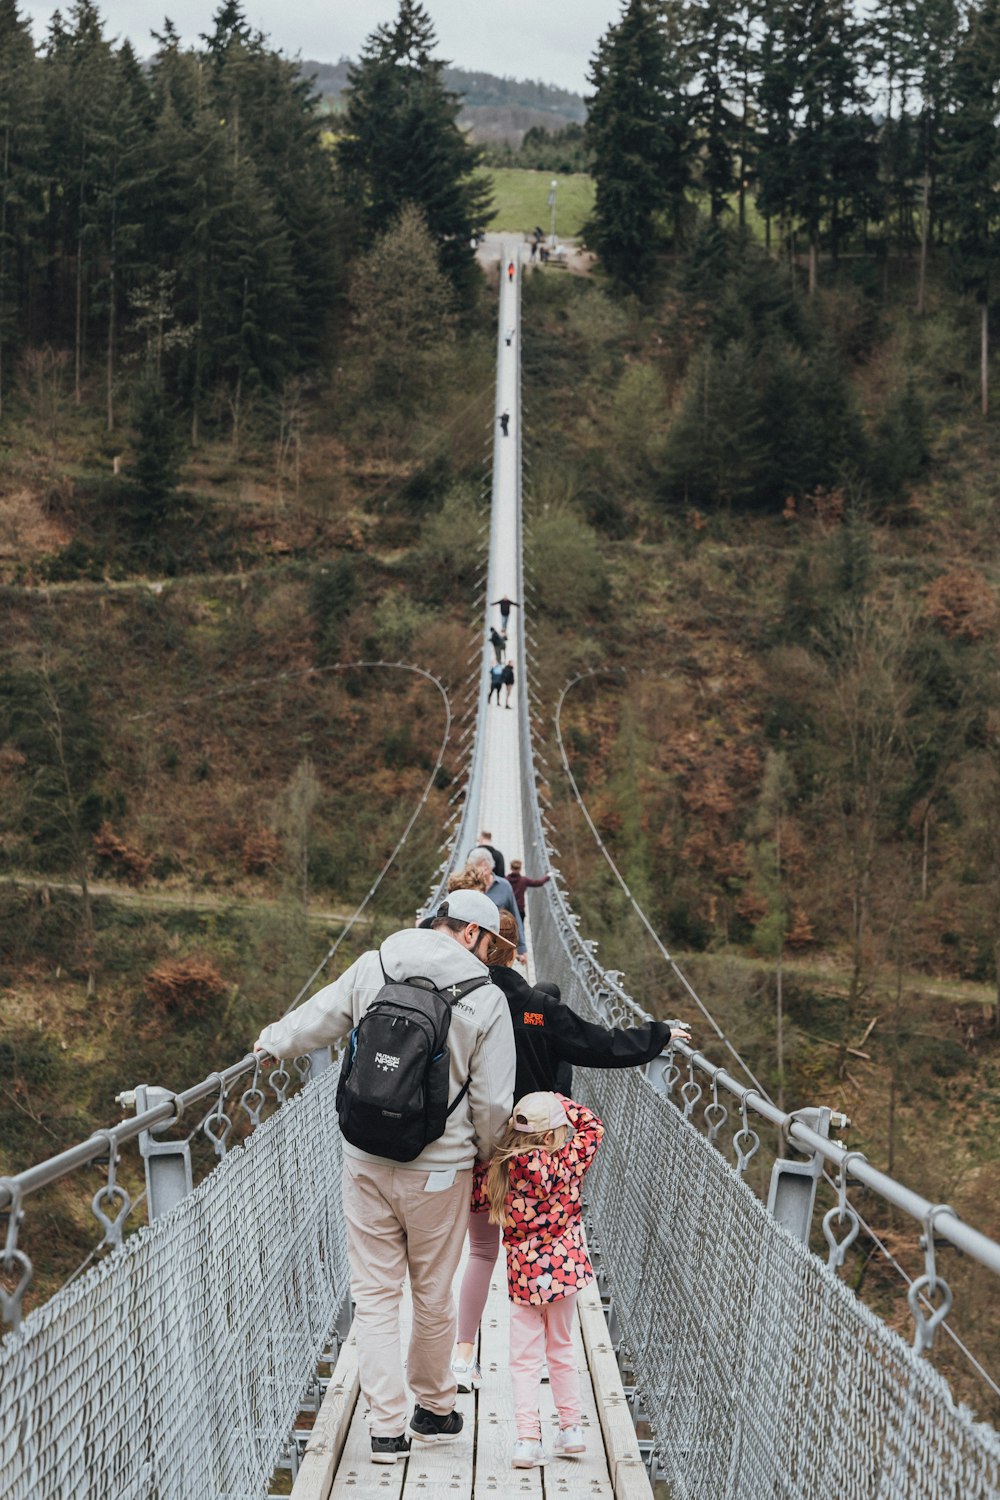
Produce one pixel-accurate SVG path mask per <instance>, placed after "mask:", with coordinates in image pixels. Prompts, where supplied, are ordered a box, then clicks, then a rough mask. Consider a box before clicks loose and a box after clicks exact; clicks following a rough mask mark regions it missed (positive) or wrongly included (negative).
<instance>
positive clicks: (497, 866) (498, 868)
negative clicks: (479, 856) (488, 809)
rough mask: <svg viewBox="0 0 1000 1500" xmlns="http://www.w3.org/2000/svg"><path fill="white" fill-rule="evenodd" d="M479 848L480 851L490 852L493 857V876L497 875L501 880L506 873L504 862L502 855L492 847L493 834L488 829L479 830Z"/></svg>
mask: <svg viewBox="0 0 1000 1500" xmlns="http://www.w3.org/2000/svg"><path fill="white" fill-rule="evenodd" d="M479 847H480V848H481V849H488V850H489V851H490V853H491V854H492V856H493V873H494V875H499V876H500V878H501V879H503V877H504V876H505V875H506V873H507V865H506V861H505V860H504V857H503V855H502V854H501V853H500V850H499V849H495V848H494V847H493V833H492V831H491V830H490V829H489V828H480V830H479Z"/></svg>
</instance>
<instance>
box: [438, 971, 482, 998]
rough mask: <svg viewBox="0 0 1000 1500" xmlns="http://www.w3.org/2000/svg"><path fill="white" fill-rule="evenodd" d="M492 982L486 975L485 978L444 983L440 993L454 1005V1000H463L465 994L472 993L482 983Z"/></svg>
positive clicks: (479, 987) (480, 987) (480, 986)
mask: <svg viewBox="0 0 1000 1500" xmlns="http://www.w3.org/2000/svg"><path fill="white" fill-rule="evenodd" d="M492 983H493V981H492V980H491V979H490V978H489V977H488V976H487V977H486V978H485V979H483V978H481V977H480V978H476V979H463V980H461V981H460V982H459V983H458V984H448V985H444V986H443V987H442V990H441V993H442V995H447V996H448V1002H449V1004H450V1005H454V1004H455V1001H456V1000H464V999H465V997H466V995H471V994H472V991H473V990H479V989H482V987H483V985H484V984H492Z"/></svg>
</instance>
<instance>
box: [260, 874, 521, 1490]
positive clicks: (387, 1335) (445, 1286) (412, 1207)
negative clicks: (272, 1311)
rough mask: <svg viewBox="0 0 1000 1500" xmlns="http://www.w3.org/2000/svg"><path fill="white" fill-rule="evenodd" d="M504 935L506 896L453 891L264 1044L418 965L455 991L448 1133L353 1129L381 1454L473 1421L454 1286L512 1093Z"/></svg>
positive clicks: (348, 1206) (369, 1362)
mask: <svg viewBox="0 0 1000 1500" xmlns="http://www.w3.org/2000/svg"><path fill="white" fill-rule="evenodd" d="M499 936H500V913H499V911H498V909H497V906H496V903H495V902H493V901H491V900H490V899H489V897H488V896H486V895H485V894H484V893H483V892H482V891H476V890H463V891H456V892H455V893H454V894H453V895H449V897H448V899H447V900H446V901H444V902H442V903H441V905H440V906H439V907H438V908H437V910H436V912H435V913H434V914H433V915H432V917H431V925H430V929H429V930H423V931H422V930H419V929H414V928H411V929H409V930H407V931H404V932H395V933H393V934H392V935H391V936H389V937H387V938H386V940H385V942H384V943H383V944H382V946H381V948H380V949H378V950H373V951H371V952H369V953H363V954H362V955H361V957H360V958H359V959H357V960H356V961H355V962H354V963H353V964H352V965H351V966H350V968H349V969H347V970H345V972H344V973H343V974H341V976H340V978H339V979H337V980H335V981H334V983H333V984H328V985H325V986H324V987H323V989H321V990H318V991H317V993H316V994H315V995H313V996H312V998H311V999H309V1000H307V1001H306V1002H305V1004H303V1005H300V1006H299V1007H298V1008H297V1009H296V1010H293V1011H292V1012H291V1013H290V1014H289V1015H287V1016H283V1017H282V1019H281V1020H280V1021H274V1022H272V1024H271V1025H270V1026H265V1027H264V1030H263V1031H262V1032H261V1034H260V1036H259V1037H258V1039H257V1041H256V1043H255V1044H254V1051H255V1052H256V1053H257V1054H258V1055H259V1056H260V1057H261V1058H262V1059H263V1060H267V1059H270V1058H275V1057H285V1058H287V1057H298V1056H299V1055H300V1054H301V1053H304V1052H311V1051H312V1050H313V1049H314V1048H318V1047H326V1046H329V1045H331V1044H333V1043H336V1042H340V1041H343V1040H344V1038H345V1037H346V1036H347V1035H348V1033H350V1032H351V1031H352V1028H355V1029H356V1028H358V1027H359V1023H360V1022H361V1020H362V1018H363V1017H366V1016H367V1013H368V1011H369V1008H370V1007H371V1006H372V1003H373V1001H375V1000H376V998H377V997H378V996H379V995H380V992H382V991H383V987H385V989H386V990H387V991H389V993H391V992H392V988H393V987H394V986H399V987H400V988H403V987H405V986H407V984H408V977H409V976H418V977H421V978H422V980H423V986H424V987H425V986H426V985H427V983H428V981H429V982H430V984H432V985H434V986H435V987H436V993H437V996H438V998H439V999H440V998H447V996H448V995H453V996H454V1003H453V1004H451V1006H450V1011H451V1021H450V1026H449V1028H448V1033H447V1047H448V1053H449V1085H448V1097H449V1098H450V1099H452V1100H453V1101H454V1103H453V1104H452V1106H451V1111H450V1113H449V1114H448V1115H447V1117H446V1120H445V1125H444V1131H443V1133H442V1134H440V1135H439V1136H438V1138H437V1139H435V1140H433V1141H430V1142H429V1143H428V1144H427V1145H426V1146H425V1147H424V1148H423V1150H422V1151H420V1153H419V1155H417V1156H415V1157H414V1158H413V1159H412V1160H410V1161H401V1160H397V1159H395V1158H389V1157H385V1156H380V1155H375V1154H373V1153H371V1152H369V1151H365V1150H363V1149H361V1148H359V1147H358V1146H357V1145H353V1144H351V1142H350V1141H347V1140H345V1142H344V1167H343V1179H342V1187H343V1195H344V1216H345V1218H346V1220H347V1254H348V1259H349V1261H350V1266H351V1293H352V1296H353V1297H354V1301H355V1305H356V1310H355V1319H354V1320H355V1327H356V1329H357V1340H358V1363H359V1366H360V1374H361V1390H362V1392H363V1395H364V1399H365V1403H366V1405H367V1407H368V1409H369V1419H368V1420H369V1426H370V1428H371V1444H372V1462H373V1463H379V1464H394V1463H395V1462H396V1460H397V1459H398V1458H403V1459H405V1458H406V1456H407V1454H408V1453H409V1451H410V1439H411V1437H412V1438H415V1439H417V1440H418V1441H419V1442H435V1443H436V1442H445V1441H448V1440H450V1439H453V1438H455V1437H457V1436H458V1434H459V1433H460V1432H461V1430H462V1418H461V1415H460V1414H459V1413H458V1412H456V1411H455V1409H454V1408H455V1389H456V1388H455V1378H454V1376H453V1375H452V1374H451V1371H450V1369H449V1361H450V1358H451V1349H452V1344H453V1342H454V1335H455V1312H454V1303H453V1300H452V1292H451V1288H452V1282H453V1280H454V1276H455V1272H456V1271H457V1269H458V1263H459V1260H460V1258H461V1253H462V1245H463V1242H464V1240H465V1233H466V1229H467V1226H468V1217H469V1197H470V1194H471V1191H472V1167H473V1164H474V1163H475V1161H476V1160H477V1159H478V1160H480V1161H482V1160H484V1159H485V1158H487V1157H488V1156H489V1155H490V1153H491V1152H492V1151H493V1148H494V1145H495V1143H496V1140H497V1137H498V1135H499V1133H500V1132H501V1130H502V1129H503V1128H504V1125H505V1122H506V1121H507V1119H508V1117H509V1113H510V1106H511V1100H512V1099H513V1097H514V1043H513V1039H512V1036H511V1021H510V1011H509V1009H508V1006H507V1004H506V1000H505V998H504V995H503V993H502V992H501V991H500V990H498V989H497V987H496V985H494V984H492V983H491V982H490V974H489V970H488V968H487V966H486V962H485V960H486V951H487V945H488V944H489V943H490V942H493V941H495V940H496V939H497V938H498V937H499ZM413 988H414V990H416V987H415V986H413ZM386 1002H387V1003H388V996H387V997H386ZM373 1019H374V1018H373ZM383 1024H384V1023H383ZM355 1034H356V1032H355ZM357 1046H358V1053H357V1055H358V1056H360V1055H361V1052H362V1044H361V1043H360V1042H359V1043H358V1044H357ZM407 1102H409V1099H407ZM407 1273H408V1274H409V1278H410V1288H411V1291H412V1293H413V1328H412V1333H411V1335H410V1343H409V1349H408V1352H407V1357H406V1380H407V1382H408V1383H409V1387H410V1390H411V1391H412V1392H413V1395H414V1397H415V1400H416V1407H415V1409H414V1412H413V1415H412V1417H411V1418H410V1421H409V1424H407V1421H406V1414H407V1398H406V1386H405V1385H404V1381H403V1364H402V1358H401V1351H400V1330H399V1311H400V1302H401V1299H402V1292H403V1282H404V1279H405V1277H406V1275H407Z"/></svg>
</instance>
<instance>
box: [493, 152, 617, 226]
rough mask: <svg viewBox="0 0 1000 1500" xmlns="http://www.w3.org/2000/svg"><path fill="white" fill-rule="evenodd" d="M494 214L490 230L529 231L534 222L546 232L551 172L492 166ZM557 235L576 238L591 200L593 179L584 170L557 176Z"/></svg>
mask: <svg viewBox="0 0 1000 1500" xmlns="http://www.w3.org/2000/svg"><path fill="white" fill-rule="evenodd" d="M489 176H490V180H491V181H492V184H493V199H494V205H495V207H496V217H495V219H494V220H493V222H492V223H491V224H490V226H489V227H490V230H491V231H494V230H504V231H508V232H511V233H517V234H530V232H531V231H532V230H533V229H534V228H535V226H536V225H541V227H542V229H544V231H545V233H546V235H547V234H548V233H549V228H550V223H551V214H552V210H551V208H550V207H549V203H548V198H549V193H550V192H551V190H552V181H553V176H552V173H551V172H527V171H522V170H519V169H518V168H514V167H495V168H494V169H493V170H492V171H491V172H490V173H489ZM555 180H556V181H557V182H558V184H559V185H558V187H557V189H556V235H557V237H558V238H559V239H576V238H577V237H578V236H579V234H580V232H581V230H582V228H583V225H584V223H585V222H586V220H587V217H588V215H589V214H590V211H591V209H592V207H593V204H594V183H593V179H592V178H590V177H588V176H587V175H586V174H585V173H583V172H577V173H574V174H572V175H571V176H568V177H557V178H556V179H555Z"/></svg>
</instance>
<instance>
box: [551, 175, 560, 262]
mask: <svg viewBox="0 0 1000 1500" xmlns="http://www.w3.org/2000/svg"><path fill="white" fill-rule="evenodd" d="M558 186H559V179H558V178H557V177H553V179H552V186H551V187H550V189H549V208H550V209H551V213H550V214H549V243H550V244H551V245H552V247H553V248H555V243H556V188H557V187H558Z"/></svg>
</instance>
